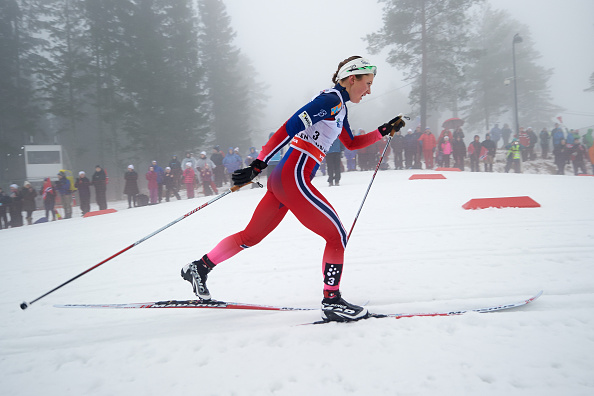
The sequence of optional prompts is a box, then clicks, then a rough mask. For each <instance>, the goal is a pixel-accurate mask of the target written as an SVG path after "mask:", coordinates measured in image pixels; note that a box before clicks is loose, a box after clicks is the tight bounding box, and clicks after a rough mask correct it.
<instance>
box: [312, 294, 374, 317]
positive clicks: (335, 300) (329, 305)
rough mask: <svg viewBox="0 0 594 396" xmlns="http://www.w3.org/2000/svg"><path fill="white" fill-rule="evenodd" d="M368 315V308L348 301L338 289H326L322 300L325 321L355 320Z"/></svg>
mask: <svg viewBox="0 0 594 396" xmlns="http://www.w3.org/2000/svg"><path fill="white" fill-rule="evenodd" d="M368 316H369V312H367V308H365V307H360V306H358V305H354V304H350V303H348V302H346V301H345V300H343V299H342V297H341V296H340V292H339V291H338V290H336V291H330V290H324V299H323V300H322V319H323V320H324V322H354V321H357V320H360V319H365V318H367V317H368Z"/></svg>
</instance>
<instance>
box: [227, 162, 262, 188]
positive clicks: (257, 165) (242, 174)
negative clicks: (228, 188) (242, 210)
mask: <svg viewBox="0 0 594 396" xmlns="http://www.w3.org/2000/svg"><path fill="white" fill-rule="evenodd" d="M267 166H268V164H267V163H266V162H264V161H260V160H259V159H256V160H254V161H253V162H252V163H251V164H250V166H248V167H247V168H243V169H238V170H236V171H235V172H233V174H232V175H231V179H232V180H233V184H234V185H236V186H243V185H244V184H247V183H249V182H251V181H252V180H254V178H255V177H256V176H258V175H259V174H260V173H261V172H262V171H263V170H264V169H266V167H267Z"/></svg>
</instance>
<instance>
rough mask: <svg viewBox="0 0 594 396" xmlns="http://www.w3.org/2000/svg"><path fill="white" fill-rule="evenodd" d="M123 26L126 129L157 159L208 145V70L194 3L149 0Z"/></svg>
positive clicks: (120, 59)
mask: <svg viewBox="0 0 594 396" xmlns="http://www.w3.org/2000/svg"><path fill="white" fill-rule="evenodd" d="M129 12H130V14H129V15H128V16H127V18H126V20H124V22H123V37H124V40H125V43H123V45H124V46H125V47H126V51H122V52H121V53H120V54H119V56H118V59H117V62H116V66H115V67H116V69H117V75H118V77H119V79H120V81H121V84H122V86H123V88H124V91H125V99H124V102H125V103H124V107H125V108H126V113H125V114H124V115H123V128H124V129H125V130H126V131H127V133H128V134H129V137H130V139H131V142H132V144H133V145H134V146H135V147H136V148H137V150H139V151H142V152H144V154H145V155H149V156H150V157H151V158H153V159H157V158H160V159H164V158H165V157H166V156H167V157H168V156H169V155H171V154H172V153H174V152H178V151H180V150H183V149H187V148H188V147H195V146H197V145H200V144H201V143H202V142H203V141H204V133H201V131H203V130H204V126H205V123H206V120H207V118H206V117H205V116H204V105H203V98H202V96H201V95H200V89H201V84H202V79H203V78H202V76H201V73H202V69H201V68H200V67H199V64H198V44H197V32H196V18H195V13H194V11H193V8H192V6H191V1H189V0H187V1H186V0H184V1H178V0H167V1H152V0H146V1H143V2H139V3H138V4H135V6H134V7H132V8H131V10H130V11H129Z"/></svg>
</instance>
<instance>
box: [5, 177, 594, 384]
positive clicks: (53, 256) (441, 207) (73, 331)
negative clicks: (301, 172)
mask: <svg viewBox="0 0 594 396" xmlns="http://www.w3.org/2000/svg"><path fill="white" fill-rule="evenodd" d="M419 172H427V171H412V170H407V171H394V170H388V171H381V172H379V173H378V175H377V178H376V180H375V182H374V185H373V187H372V190H371V193H370V195H369V197H368V200H367V203H366V204H365V206H364V208H363V211H362V213H361V216H360V218H359V220H358V222H357V226H356V227H355V230H354V232H353V236H352V239H351V241H350V243H349V246H348V248H347V251H346V262H345V273H344V276H343V282H342V288H341V289H342V291H343V295H344V297H345V298H346V299H347V300H348V301H351V302H354V303H365V302H366V301H369V303H368V307H369V309H370V310H371V311H375V312H386V313H389V312H391V313H395V312H417V311H439V310H444V309H445V310H448V309H456V310H457V309H464V308H478V307H482V306H488V305H491V304H498V303H506V302H514V301H517V300H521V299H524V298H527V297H529V296H531V295H533V294H535V293H536V292H538V291H539V290H541V289H542V290H544V294H543V296H542V297H541V298H540V299H538V300H537V301H536V302H534V303H533V304H530V305H528V306H525V307H523V308H520V309H515V310H511V311H504V312H500V313H490V314H467V315H463V316H456V317H428V318H423V317H421V318H410V319H399V320H395V319H381V320H367V321H361V322H357V323H352V324H328V325H323V326H297V325H298V324H300V323H304V322H309V321H312V320H317V319H318V318H319V312H318V311H299V312H245V311H225V310H197V309H196V310H176V309H171V310H100V309H96V310H92V309H59V308H54V307H53V305H54V304H64V303H108V302H111V303H125V302H143V301H152V300H168V299H188V298H192V297H193V294H192V290H191V287H190V285H189V284H188V283H187V282H185V281H183V280H182V279H181V278H180V275H179V270H180V268H181V267H182V266H183V265H184V264H185V263H187V262H188V261H189V260H192V259H196V258H199V257H201V256H202V255H203V254H204V253H205V252H207V251H208V250H209V249H210V248H211V247H212V246H213V245H214V244H215V243H217V242H218V241H219V240H220V239H221V238H222V237H224V236H226V235H228V234H230V233H232V232H236V231H238V230H239V229H241V227H242V226H243V225H245V224H246V223H247V221H248V219H249V217H250V216H251V213H252V211H253V209H254V207H255V205H256V203H257V202H258V200H259V199H260V198H261V197H262V195H263V190H259V189H255V190H251V189H245V190H243V191H239V192H237V193H234V194H231V195H229V196H227V197H225V198H223V199H221V200H220V201H217V202H216V203H214V204H213V205H212V206H208V207H206V208H205V209H203V210H201V211H199V212H197V213H196V214H194V215H192V216H190V217H189V218H187V219H185V220H184V221H181V222H179V223H178V224H177V225H175V226H174V227H172V228H169V229H167V230H165V231H163V232H162V233H160V234H158V235H157V236H155V237H153V238H151V239H149V240H147V241H146V242H144V243H142V244H140V245H138V246H136V247H134V248H133V249H131V250H129V251H128V252H126V253H124V254H122V255H121V256H119V257H117V258H115V259H113V260H111V261H109V262H108V263H106V264H104V265H102V266H100V267H98V268H97V269H95V270H94V271H92V272H90V273H88V274H86V275H84V276H83V277H81V278H79V279H78V280H76V281H74V282H73V283H71V284H69V285H67V286H65V287H64V288H62V289H60V290H58V291H56V292H55V293H53V294H50V295H49V296H47V297H45V298H43V299H41V300H39V301H38V302H36V303H35V304H33V305H32V306H31V307H30V308H29V309H27V310H26V311H22V310H21V309H20V308H19V304H20V302H21V301H23V300H26V301H31V300H33V299H34V298H36V297H38V296H40V295H41V294H43V293H45V292H46V291H48V290H50V289H52V288H53V287H55V286H57V285H59V284H61V283H62V282H64V281H66V280H68V279H70V278H71V277H73V276H75V275H77V274H78V273H80V272H82V271H84V270H86V269H87V268H89V267H92V266H93V265H95V264H97V263H98V262H100V261H101V260H103V259H105V258H107V257H109V256H111V255H112V254H114V253H116V252H118V251H119V250H121V249H123V248H124V247H126V246H128V245H130V244H131V243H133V242H135V241H137V240H139V239H141V238H142V237H144V236H146V235H148V234H149V233H151V232H152V231H154V230H156V229H158V228H160V227H161V226H163V225H165V224H167V223H169V222H170V221H172V220H174V219H176V218H178V217H179V216H181V215H183V214H184V213H187V212H189V211H190V210H192V209H193V208H195V207H197V206H199V205H200V204H201V203H202V202H205V201H206V200H207V198H204V197H201V198H197V199H194V200H182V201H173V202H170V203H167V204H160V205H157V206H151V207H143V208H135V209H127V208H126V207H127V205H126V204H125V203H123V202H117V203H111V204H110V206H111V207H114V208H116V209H118V210H119V211H118V212H117V213H114V214H108V215H103V216H96V217H90V218H80V217H78V215H76V214H78V213H79V210H78V208H77V209H75V215H76V216H75V217H76V218H74V219H71V220H67V221H66V220H64V221H56V222H50V223H45V224H38V225H34V226H25V227H21V228H17V229H9V230H3V231H0V252H1V257H2V277H1V278H0V279H1V280H0V315H1V317H2V322H1V323H0V373H1V374H0V376H1V377H0V394H1V395H10V396H16V395H48V396H50V395H60V396H63V395H76V396H80V395H159V396H162V395H328V394H334V395H502V394H505V395H539V396H542V395H592V394H594V374H593V369H594V308H593V307H594V211H593V208H592V206H593V204H592V202H593V200H592V199H593V197H594V177H575V176H553V175H537V174H505V173H491V174H486V173H470V172H445V173H444V175H445V176H446V177H447V179H446V180H408V178H409V176H410V175H412V174H413V173H419ZM371 175H372V173H371V172H354V173H345V174H343V178H342V181H341V186H340V187H332V188H330V187H328V186H327V183H326V182H325V179H324V178H323V177H316V179H314V184H315V185H316V186H317V187H318V188H319V189H320V190H321V191H322V192H323V193H324V194H325V195H326V196H327V197H328V199H329V200H330V202H332V203H333V205H334V206H335V208H336V209H337V211H338V213H339V214H340V215H341V217H342V220H343V223H344V224H345V227H346V228H347V230H348V229H349V228H350V226H351V224H352V221H353V217H354V215H355V213H356V211H357V209H358V207H359V204H360V202H361V199H362V197H363V194H364V191H365V189H366V188H367V184H368V183H369V180H370V178H371ZM524 195H528V196H530V197H532V198H533V199H534V200H536V201H537V202H539V203H540V204H541V205H542V206H541V207H540V208H530V209H528V208H524V209H519V208H508V209H484V210H464V209H462V205H463V204H464V203H466V202H467V201H468V200H470V199H472V198H489V197H510V196H524ZM95 208H96V207H95V206H94V209H95ZM36 214H37V216H40V214H41V213H40V212H36ZM322 250H323V241H322V240H321V239H320V238H319V237H318V236H316V235H314V234H312V233H311V232H309V231H308V230H306V229H305V228H304V227H302V226H301V225H300V224H299V223H298V222H297V221H296V220H295V218H294V217H292V216H291V215H288V216H287V218H286V219H285V221H284V222H283V223H282V224H281V225H280V226H279V228H278V229H277V230H275V231H274V232H273V233H272V234H271V235H270V236H269V237H268V238H267V239H266V240H264V241H263V242H262V243H261V244H260V245H259V246H257V247H254V248H252V249H249V250H247V251H245V252H243V253H241V254H240V255H238V256H236V257H234V258H233V259H231V260H229V261H228V262H226V263H223V264H222V265H220V267H217V269H216V270H215V271H213V272H212V274H211V277H210V278H209V288H210V290H211V293H212V294H213V297H214V298H218V299H222V300H229V301H240V302H246V303H261V304H274V305H285V306H296V307H317V306H318V305H319V302H320V300H321V290H322V275H321V266H322V263H321V256H322Z"/></svg>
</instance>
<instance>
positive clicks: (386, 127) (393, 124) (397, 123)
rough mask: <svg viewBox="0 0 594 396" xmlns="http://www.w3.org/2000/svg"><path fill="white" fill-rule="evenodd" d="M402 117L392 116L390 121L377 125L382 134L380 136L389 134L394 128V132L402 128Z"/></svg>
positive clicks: (403, 123)
mask: <svg viewBox="0 0 594 396" xmlns="http://www.w3.org/2000/svg"><path fill="white" fill-rule="evenodd" d="M402 118H403V117H402V115H399V116H397V117H394V118H392V119H391V120H390V122H387V123H385V124H383V125H381V126H379V127H378V128H377V129H378V131H379V132H380V133H381V134H382V136H386V135H389V134H390V133H391V132H392V130H394V133H396V132H398V131H399V130H400V129H401V128H403V127H404V125H406V123H405V122H404V120H403V119H402Z"/></svg>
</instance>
